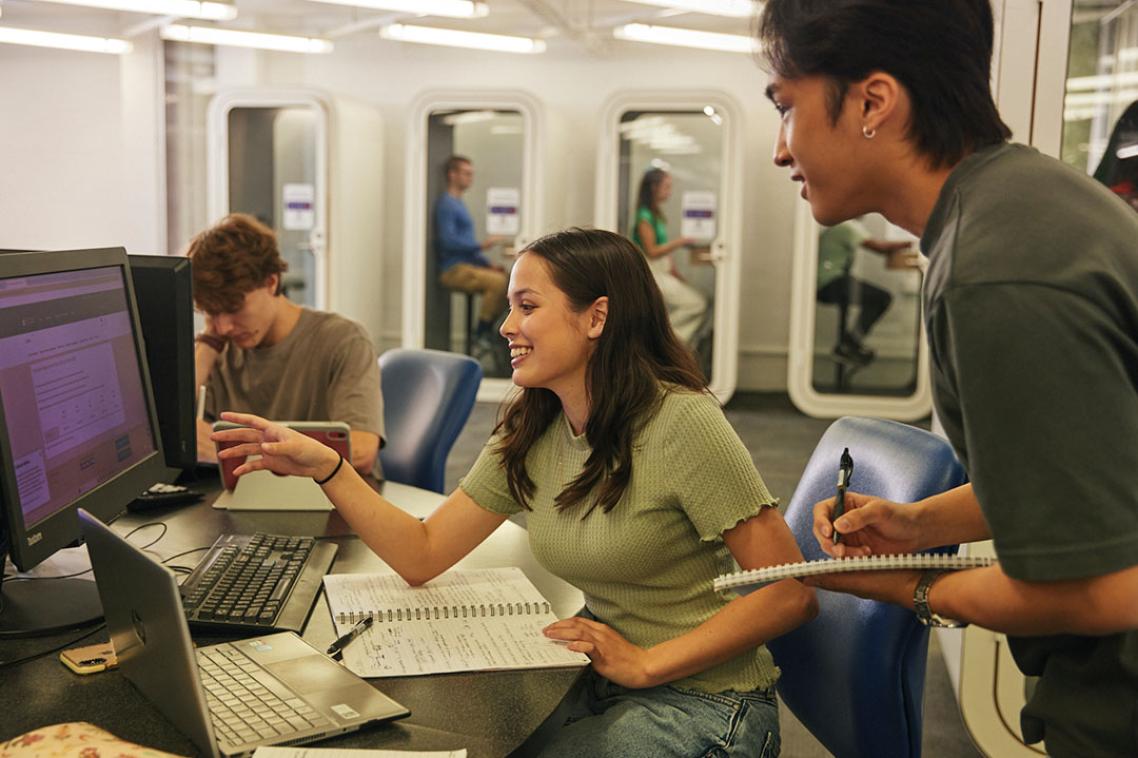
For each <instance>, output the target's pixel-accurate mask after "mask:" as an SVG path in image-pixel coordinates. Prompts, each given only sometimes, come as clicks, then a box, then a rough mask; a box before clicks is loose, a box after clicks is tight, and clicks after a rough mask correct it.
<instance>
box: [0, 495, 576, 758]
mask: <svg viewBox="0 0 1138 758" xmlns="http://www.w3.org/2000/svg"><path fill="white" fill-rule="evenodd" d="M213 486H214V487H216V484H214V485H213ZM383 491H384V494H385V496H387V497H388V498H389V499H390V500H392V502H394V503H395V504H396V505H399V506H400V507H402V508H404V509H405V510H407V511H409V512H411V513H412V514H414V515H417V516H426V515H427V514H429V513H430V512H431V511H432V510H433V509H434V508H435V507H436V506H437V505H438V504H439V503H440V502H441V501H442V499H443V498H442V496H441V495H438V494H436V493H433V492H428V491H425V490H420V489H417V488H414V487H408V486H406V485H399V484H395V483H387V484H384V485H383ZM208 499H209V498H207V500H208ZM150 522H163V523H165V524H166V525H167V527H168V530H167V532H166V534H165V535H164V536H163V537H162V539H161V540H159V541H158V542H157V543H155V545H154V546H153V547H152V548H150V550H151V551H152V552H153V553H155V554H157V555H158V556H159V557H160V558H165V557H167V556H171V555H174V554H176V553H180V552H182V551H184V550H190V549H191V548H196V547H203V546H207V545H209V544H211V543H212V542H213V540H214V538H215V537H216V536H217V535H218V534H221V533H226V532H234V533H250V532H255V531H263V532H268V533H272V534H287V535H297V536H304V535H316V536H325V537H328V538H330V539H331V540H332V541H334V542H336V543H337V544H339V546H340V549H339V552H338V553H337V554H336V562H335V564H334V565H333V568H332V571H333V572H336V573H348V572H352V573H356V572H367V571H382V570H387V568H386V566H385V564H383V562H382V561H380V560H379V558H377V557H376V556H375V555H374V553H372V552H371V551H370V550H369V549H368V548H367V546H366V545H364V544H363V543H362V542H361V541H360V540H359V539H358V538H356V537H355V536H354V535H353V534H352V532H351V530H350V529H349V528H348V526H347V524H345V523H344V521H343V519H341V518H340V516H339V514H337V513H334V512H333V513H318V512H293V513H281V512H270V511H265V512H251V511H244V512H227V511H219V510H215V509H213V508H211V507H210V506H209V505H206V504H197V505H191V506H188V507H173V508H167V509H161V510H152V511H149V512H147V513H142V514H127V515H126V516H123V517H122V518H120V519H119V520H118V521H116V522H115V523H114V525H113V526H114V529H115V530H116V531H118V532H120V533H125V532H127V531H130V530H131V529H133V528H135V527H137V526H139V525H142V524H146V523H150ZM159 532H161V529H160V528H158V527H148V528H146V529H144V530H142V531H139V532H138V533H136V534H135V535H134V536H133V537H132V538H131V541H132V542H134V543H135V544H139V545H145V544H146V543H147V542H150V541H151V540H152V539H154V538H155V537H157V536H158V534H159ZM199 557H200V554H199V553H192V554H190V555H187V556H184V557H182V558H178V559H175V560H173V561H171V564H172V565H183V566H192V565H194V563H196V561H197V560H198V558H199ZM458 566H460V567H465V568H482V567H493V566H519V567H521V568H522V570H523V571H524V572H525V573H526V575H527V576H528V577H529V578H530V580H531V581H533V583H534V584H535V585H536V586H537V588H538V589H539V590H540V591H541V593H542V594H543V595H545V597H546V598H547V599H548V600H549V601H550V602H551V604H552V605H553V609H554V612H555V613H556V614H557V615H558V616H560V617H564V616H567V615H571V614H573V613H575V612H576V611H577V609H578V608H580V606H581V603H582V598H581V594H580V593H579V592H578V591H577V590H576V589H574V588H573V587H572V586H570V585H568V584H566V583H565V582H563V581H561V580H560V579H558V578H557V577H555V576H553V575H551V574H550V573H549V572H548V571H546V570H545V569H544V568H542V567H541V566H540V565H539V564H538V563H537V562H536V561H535V560H534V558H533V556H532V555H531V553H530V550H529V543H528V537H527V535H526V532H525V530H524V529H522V528H521V527H519V526H517V525H516V524H513V523H512V522H509V521H507V522H505V523H504V524H502V526H501V527H499V529H498V530H497V531H496V532H494V534H492V535H491V536H490V538H489V539H487V540H486V541H485V542H484V543H483V544H482V545H480V546H479V547H478V548H477V549H475V550H474V551H473V552H472V553H471V554H470V555H468V556H467V557H466V558H464V559H463V560H462V561H461V562H459V564H458ZM44 589H45V591H50V582H45V583H44ZM80 634H82V630H81V631H78V632H67V633H63V634H59V635H55V636H52V637H47V638H40V639H32V640H11V639H6V640H0V661H13V660H16V659H19V658H23V657H25V656H30V655H34V654H36V653H38V652H40V651H44V650H49V649H51V648H54V647H57V646H61V645H65V644H66V643H69V642H70V641H71V640H73V639H75V638H76V637H78V636H79V635H80ZM334 637H335V635H334V633H333V628H332V620H331V617H330V616H329V613H328V607H327V605H326V603H325V601H324V598H323V596H321V598H320V600H319V602H318V603H317V605H316V608H315V610H314V611H313V612H312V616H311V617H310V618H309V621H308V625H307V627H306V628H305V632H304V638H305V639H306V640H308V641H309V642H311V643H313V644H314V645H315V646H316V647H317V648H320V649H323V648H324V647H326V646H327V645H328V644H329V643H330V642H331V641H332V639H334ZM106 639H107V633H106V630H105V629H100V630H99V631H97V632H95V633H94V634H92V635H91V636H90V637H88V638H86V639H84V640H83V641H82V642H78V643H76V644H79V645H88V644H93V643H95V642H98V641H100V640H106ZM222 639H223V638H214V637H205V636H199V635H195V641H197V642H199V643H200V644H210V643H213V642H218V641H221V640H222ZM66 646H68V647H70V645H66ZM579 674H580V671H579V670H578V669H551V670H543V671H532V670H530V671H499V672H475V673H460V674H442V675H435V676H419V677H400V678H393V679H370V680H368V681H369V682H370V683H371V684H373V685H374V686H375V687H376V688H377V689H379V690H381V691H382V692H384V693H386V694H387V695H389V696H390V697H392V698H394V699H395V700H397V701H399V702H400V703H402V704H403V705H405V706H407V707H408V708H409V709H410V710H411V716H410V717H409V718H406V719H403V720H400V721H396V722H392V723H390V724H385V725H380V726H373V727H367V728H365V729H363V730H361V731H359V732H355V733H354V734H349V735H344V736H341V737H335V738H332V739H328V740H324V741H321V742H319V743H316V746H319V747H339V748H385V749H392V750H395V749H402V750H456V749H459V748H466V749H467V751H468V755H469V756H470V758H489V757H493V756H504V755H506V754H507V753H509V752H510V751H511V750H513V749H514V748H515V747H517V746H518V745H520V744H521V742H522V741H523V740H524V739H525V738H526V737H527V736H528V735H529V734H530V733H531V732H532V731H533V730H534V729H535V728H536V727H537V726H538V724H540V723H541V721H542V720H543V719H544V718H545V717H546V716H547V715H548V714H549V713H551V712H552V710H553V708H554V707H555V706H556V705H557V703H558V702H560V700H561V698H562V697H563V696H564V694H565V692H566V691H567V690H568V689H569V687H570V686H571V685H572V683H573V682H574V681H575V680H576V678H577V677H578V675H579ZM64 721H89V722H91V723H93V724H96V725H97V726H100V727H103V728H104V729H107V730H109V731H111V732H113V733H115V734H116V735H118V736H119V737H122V738H123V739H127V740H130V741H132V742H137V743H140V744H143V745H147V746H150V747H154V748H158V749H160V750H166V751H169V752H172V753H179V754H182V755H190V754H192V753H193V752H194V749H193V746H192V745H191V744H190V742H189V741H188V740H187V739H186V738H185V737H183V736H182V735H181V734H180V733H178V732H177V731H176V730H175V729H174V728H173V727H172V726H171V725H170V724H169V722H167V721H166V719H165V718H164V717H163V716H162V714H161V713H160V712H159V711H158V710H157V709H155V708H154V706H152V705H151V704H150V703H149V702H148V701H147V700H146V699H145V698H143V697H142V695H140V694H139V693H138V692H137V691H136V690H135V689H134V688H133V687H132V686H131V684H130V682H128V681H127V680H126V679H125V678H124V677H123V676H122V675H121V674H120V673H119V672H118V671H109V672H104V673H100V674H94V675H88V676H79V675H76V674H73V673H71V671H69V670H68V669H66V668H65V667H64V666H63V664H62V663H60V662H59V659H58V656H57V654H56V653H52V654H50V655H47V656H44V657H42V658H39V659H37V660H34V661H31V662H29V663H25V664H22V665H19V666H16V667H14V668H11V669H7V668H5V669H0V741H3V740H6V739H9V738H11V737H14V736H16V735H19V734H22V733H24V732H26V731H30V730H32V729H35V728H38V727H41V726H45V725H48V724H53V723H59V722H64Z"/></svg>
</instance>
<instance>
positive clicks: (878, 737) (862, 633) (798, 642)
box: [768, 418, 966, 758]
mask: <svg viewBox="0 0 1138 758" xmlns="http://www.w3.org/2000/svg"><path fill="white" fill-rule="evenodd" d="M846 447H848V448H849V450H850V456H851V457H852V458H853V460H854V473H853V479H852V482H851V485H850V489H851V490H852V491H855V492H862V493H866V494H870V495H876V496H878V497H883V498H886V499H888V500H893V501H895V502H900V503H910V502H914V501H916V500H920V499H921V498H925V497H928V496H930V495H934V494H936V493H938V492H944V491H945V490H949V489H952V488H953V487H956V486H958V485H961V484H964V482H965V481H966V477H965V474H964V469H963V467H962V466H961V465H960V462H959V461H958V460H957V458H956V455H955V453H954V452H953V450H952V447H951V446H950V445H949V444H948V442H946V441H945V440H943V439H941V438H940V437H937V436H936V435H934V434H931V433H929V432H926V431H924V430H923V429H918V428H916V427H912V426H908V425H905V424H900V423H897V422H895V421H883V420H880V419H867V418H841V419H838V420H837V421H835V422H834V423H833V424H832V425H831V426H830V428H829V429H827V430H826V433H825V434H824V435H823V436H822V439H821V440H820V441H819V442H818V446H817V447H816V448H815V449H814V453H813V455H812V456H811V457H810V462H809V463H807V464H806V470H805V471H804V472H803V474H802V479H801V481H800V482H799V484H798V487H797V488H796V489H795V492H794V497H793V498H792V499H791V501H790V505H789V506H788V507H787V510H786V520H787V522H788V523H789V524H790V528H791V530H792V531H793V532H794V535H795V538H796V539H797V540H798V544H799V547H800V548H801V549H802V553H803V555H804V557H805V558H806V560H816V559H819V558H825V557H827V556H826V555H825V554H824V553H823V552H822V550H821V548H820V547H818V543H817V540H815V538H814V536H813V534H812V532H811V528H812V521H813V508H814V504H815V503H817V502H818V501H819V500H824V499H826V498H828V497H833V495H834V488H835V485H836V482H837V478H838V462H839V459H840V457H841V454H842V449H843V448H846ZM937 552H953V553H954V552H956V546H955V545H952V546H946V547H944V548H938V549H937ZM818 604H819V606H820V608H819V613H818V617H817V618H816V619H814V620H813V621H811V622H810V623H808V624H805V625H803V626H801V627H799V628H798V629H795V630H794V631H792V632H790V633H789V634H785V635H783V636H782V637H779V638H778V639H775V640H772V641H771V642H770V643H768V647H769V649H770V651H771V654H772V655H773V656H774V658H775V662H776V663H777V664H778V666H779V667H780V668H781V669H782V678H781V679H780V681H779V685H778V690H779V694H780V695H781V696H782V699H783V701H784V702H785V703H786V705H787V707H789V708H790V710H791V711H792V712H793V713H794V715H795V716H797V717H798V719H799V721H801V722H802V723H803V725H804V726H805V727H806V728H807V729H809V730H810V732H811V733H812V734H813V735H814V736H815V737H817V738H818V740H819V741H820V742H821V743H822V744H823V745H824V746H825V747H826V749H828V750H829V751H830V752H832V753H833V754H834V755H836V756H838V758H856V757H860V756H864V757H865V758H881V757H882V756H889V757H890V758H905V757H906V756H911V757H912V758H916V757H917V756H919V755H920V754H921V706H922V701H923V698H924V684H925V658H926V655H927V652H928V641H929V640H928V629H927V628H926V627H924V626H922V625H921V624H920V622H918V621H917V618H916V616H915V615H913V613H912V612H910V611H908V610H904V609H902V608H900V607H897V606H894V605H889V604H886V603H878V602H875V601H872V600H862V599H861V598H857V597H854V596H853V595H846V594H842V593H834V592H826V591H823V590H819V592H818Z"/></svg>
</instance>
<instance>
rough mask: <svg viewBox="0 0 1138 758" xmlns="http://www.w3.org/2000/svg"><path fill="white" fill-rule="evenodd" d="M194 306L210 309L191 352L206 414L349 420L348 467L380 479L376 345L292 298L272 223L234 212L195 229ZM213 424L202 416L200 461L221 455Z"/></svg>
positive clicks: (353, 326) (339, 319)
mask: <svg viewBox="0 0 1138 758" xmlns="http://www.w3.org/2000/svg"><path fill="white" fill-rule="evenodd" d="M186 254H187V255H188V256H189V258H190V259H191V260H192V261H193V287H194V303H195V305H196V306H197V307H198V308H199V309H200V310H201V311H202V312H203V313H204V314H205V316H206V327H205V331H204V332H202V333H201V334H199V335H198V336H197V338H196V346H195V350H194V364H195V378H196V384H197V386H199V387H200V386H201V385H203V384H204V385H205V386H206V404H205V415H206V418H207V419H209V420H213V419H216V418H217V417H218V416H219V415H220V413H221V412H222V411H244V412H247V413H256V414H259V415H263V416H267V417H269V418H273V419H279V420H289V421H343V422H345V423H346V424H348V426H349V427H351V441H352V461H351V462H352V465H353V466H354V467H355V468H356V469H357V470H358V471H360V472H361V473H365V474H366V473H371V472H372V471H373V469H374V473H375V474H376V475H377V476H379V475H380V472H379V470H378V453H379V448H380V445H381V443H382V439H383V406H382V402H383V401H382V399H381V396H380V383H379V382H380V380H379V365H378V363H377V362H376V351H375V345H374V344H373V343H372V340H371V337H370V336H368V333H367V332H366V331H365V330H364V328H363V327H362V326H360V325H359V324H357V323H356V322H354V321H351V320H349V319H347V318H344V317H343V316H340V315H339V314H336V313H327V312H323V311H315V310H311V309H309V308H305V307H302V306H300V305H297V304H296V303H293V302H292V301H290V300H289V299H288V298H287V297H286V296H285V295H284V294H282V291H281V276H282V275H283V274H284V272H285V271H286V270H287V269H288V263H287V262H286V261H285V260H284V259H283V258H282V257H281V254H280V250H279V248H278V246H277V238H276V235H275V234H274V233H273V231H272V229H270V228H268V227H267V226H265V225H264V224H262V223H261V222H260V221H258V220H257V219H255V218H253V217H252V216H249V215H246V214H243V213H234V214H231V215H229V216H226V217H225V218H223V219H222V220H221V221H220V222H218V223H217V224H216V225H215V226H213V227H211V228H209V229H206V230H205V231H203V232H201V233H200V234H198V235H197V236H196V237H194V239H193V240H192V241H191V242H190V246H189V249H188V251H187V253H186ZM209 432H210V426H209V424H208V423H206V422H199V423H198V458H199V459H200V460H205V461H211V460H216V454H215V452H214V447H213V443H212V442H211V441H210V440H209Z"/></svg>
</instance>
